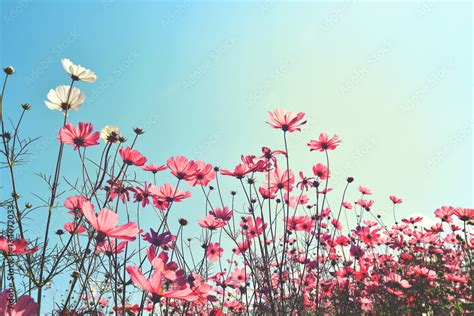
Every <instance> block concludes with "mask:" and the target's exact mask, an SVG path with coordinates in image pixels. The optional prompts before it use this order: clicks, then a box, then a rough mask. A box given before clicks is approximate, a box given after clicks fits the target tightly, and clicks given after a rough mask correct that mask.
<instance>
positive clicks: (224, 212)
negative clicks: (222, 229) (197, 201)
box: [209, 206, 233, 222]
mask: <svg viewBox="0 0 474 316" xmlns="http://www.w3.org/2000/svg"><path fill="white" fill-rule="evenodd" d="M209 214H211V215H213V216H214V217H216V218H220V219H222V220H223V221H226V222H227V221H229V220H230V219H231V218H232V215H233V212H232V211H231V210H230V209H229V208H228V207H227V206H225V207H224V208H223V209H222V208H219V207H216V208H215V209H214V210H213V211H210V212H209Z"/></svg>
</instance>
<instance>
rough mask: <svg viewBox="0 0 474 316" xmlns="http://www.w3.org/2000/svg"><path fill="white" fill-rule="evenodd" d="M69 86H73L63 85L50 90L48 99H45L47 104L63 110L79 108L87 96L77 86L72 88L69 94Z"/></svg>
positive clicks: (51, 107)
mask: <svg viewBox="0 0 474 316" xmlns="http://www.w3.org/2000/svg"><path fill="white" fill-rule="evenodd" d="M69 88H71V87H70V86H65V85H62V86H59V87H57V88H56V89H51V90H49V92H48V101H44V103H45V104H46V106H47V107H48V108H49V109H51V110H58V111H63V112H65V111H66V110H79V108H80V107H81V104H82V103H83V102H84V99H85V98H86V96H85V95H84V93H81V90H79V89H78V88H75V87H72V88H71V93H70V94H69ZM68 96H69V99H68ZM66 102H67V103H66Z"/></svg>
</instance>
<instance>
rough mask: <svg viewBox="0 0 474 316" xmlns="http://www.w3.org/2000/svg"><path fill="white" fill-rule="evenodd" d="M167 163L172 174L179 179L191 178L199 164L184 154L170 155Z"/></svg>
mask: <svg viewBox="0 0 474 316" xmlns="http://www.w3.org/2000/svg"><path fill="white" fill-rule="evenodd" d="M166 165H167V166H168V168H169V169H170V170H171V174H172V175H174V176H175V177H176V178H178V179H179V180H186V181H188V180H191V179H192V178H193V175H194V171H195V170H196V168H197V165H196V163H195V162H194V161H192V160H188V159H187V158H186V157H184V156H178V157H176V158H175V157H170V158H169V159H168V161H166Z"/></svg>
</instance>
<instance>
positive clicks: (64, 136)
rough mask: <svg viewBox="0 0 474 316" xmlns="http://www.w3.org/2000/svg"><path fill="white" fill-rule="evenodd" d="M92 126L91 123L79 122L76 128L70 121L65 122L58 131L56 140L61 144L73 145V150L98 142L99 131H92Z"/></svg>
mask: <svg viewBox="0 0 474 316" xmlns="http://www.w3.org/2000/svg"><path fill="white" fill-rule="evenodd" d="M93 129H94V126H93V125H92V124H91V123H84V122H79V125H78V127H77V129H76V128H75V127H74V125H73V124H72V123H67V124H66V125H65V126H64V127H63V128H61V130H60V131H59V136H58V140H59V141H60V142H61V143H63V144H69V145H73V146H74V150H78V149H79V148H81V147H89V146H93V145H98V144H99V141H98V140H99V137H100V133H99V132H95V133H92V130H93Z"/></svg>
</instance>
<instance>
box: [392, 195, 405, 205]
mask: <svg viewBox="0 0 474 316" xmlns="http://www.w3.org/2000/svg"><path fill="white" fill-rule="evenodd" d="M390 201H392V202H393V204H400V203H402V202H403V200H402V199H400V198H397V197H396V196H394V195H390Z"/></svg>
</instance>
